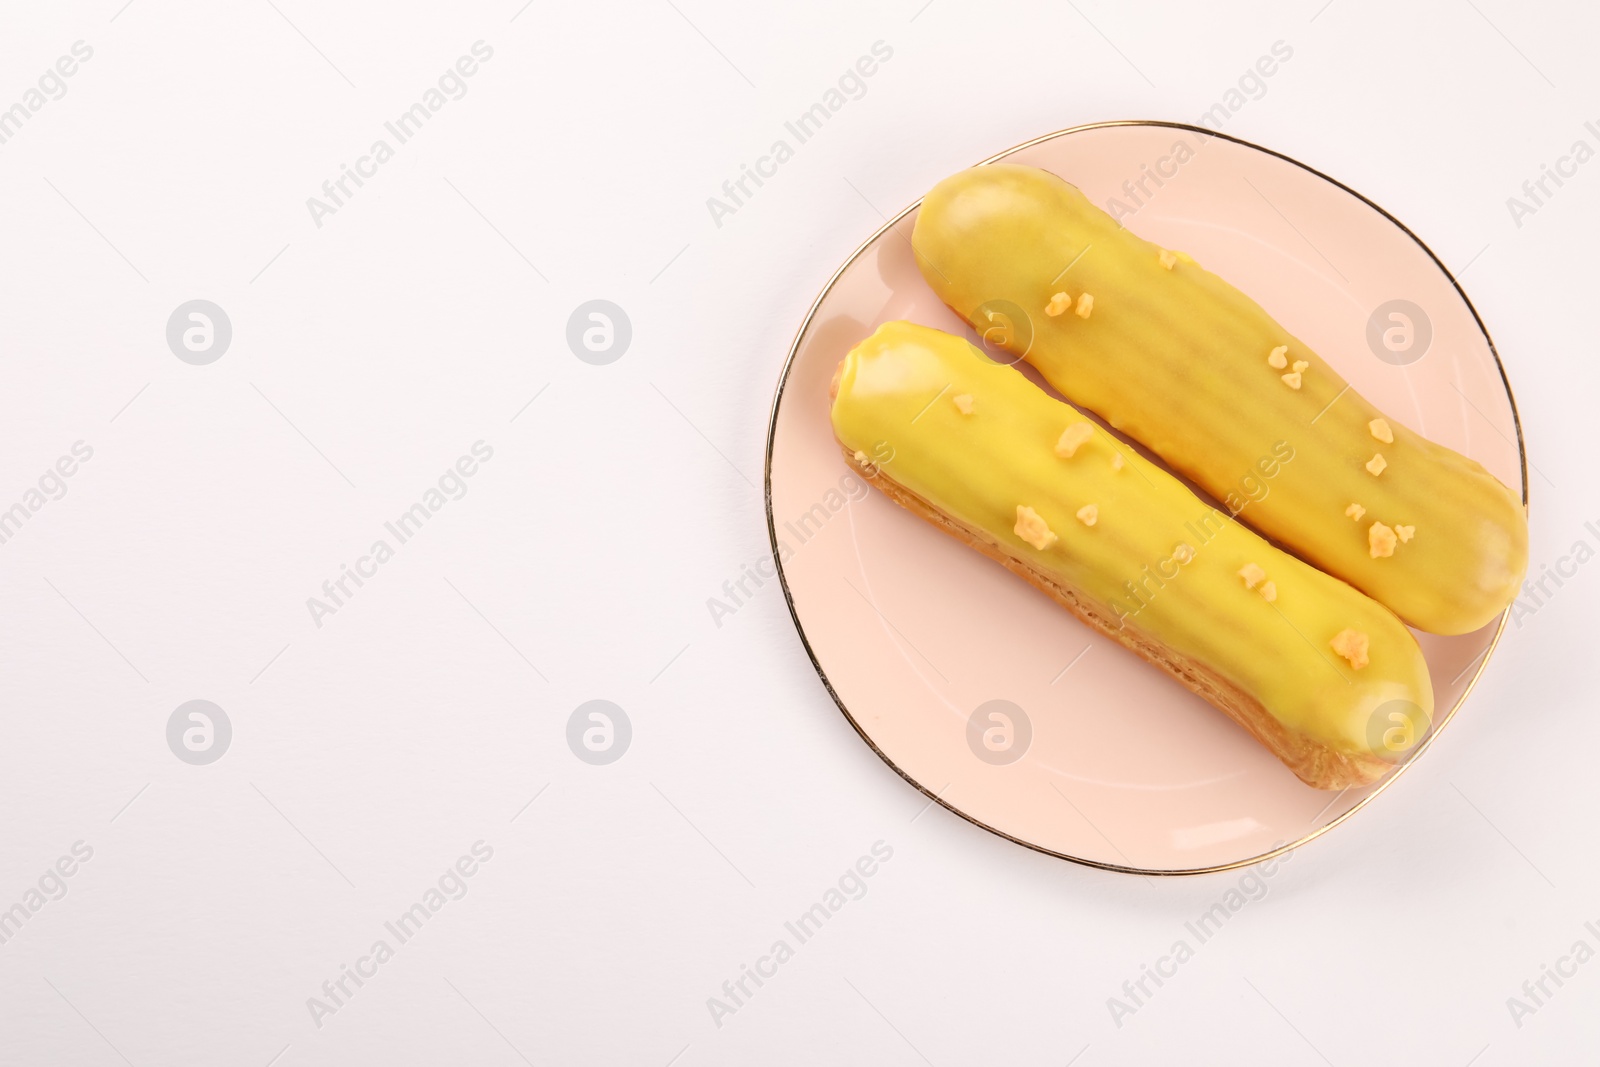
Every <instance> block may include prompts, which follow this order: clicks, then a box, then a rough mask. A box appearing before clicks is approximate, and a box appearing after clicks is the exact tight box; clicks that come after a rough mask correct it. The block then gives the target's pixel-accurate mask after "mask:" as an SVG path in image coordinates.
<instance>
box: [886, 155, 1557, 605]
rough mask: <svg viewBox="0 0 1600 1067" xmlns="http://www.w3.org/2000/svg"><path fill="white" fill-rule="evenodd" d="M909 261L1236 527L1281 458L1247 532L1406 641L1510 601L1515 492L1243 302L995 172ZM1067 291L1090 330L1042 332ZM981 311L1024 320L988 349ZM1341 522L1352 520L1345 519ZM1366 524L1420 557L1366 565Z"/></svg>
mask: <svg viewBox="0 0 1600 1067" xmlns="http://www.w3.org/2000/svg"><path fill="white" fill-rule="evenodd" d="M913 244H914V246H915V248H916V252H917V260H918V264H919V266H920V267H921V269H922V274H923V277H924V278H926V279H927V281H928V284H929V285H931V286H932V287H933V289H934V290H935V291H936V292H937V293H938V294H939V296H940V298H941V299H943V300H944V302H945V303H946V304H948V305H950V307H951V308H953V309H954V310H955V311H956V313H957V314H960V315H962V316H963V317H965V318H966V319H967V320H968V321H969V322H972V323H973V325H974V326H976V327H977V328H978V329H979V330H988V331H990V332H989V334H988V336H990V337H993V338H995V339H996V340H997V341H998V342H999V343H1002V344H1004V343H1007V342H1008V341H1009V342H1011V343H1012V347H1013V350H1015V351H1019V353H1020V349H1021V347H1022V346H1023V345H1024V344H1027V345H1029V347H1028V348H1027V351H1026V353H1025V355H1026V358H1027V360H1028V361H1029V362H1030V363H1032V364H1033V365H1034V366H1035V367H1037V368H1038V370H1039V372H1040V373H1041V374H1043V375H1044V377H1045V379H1046V380H1047V381H1049V382H1050V384H1051V385H1053V386H1055V388H1056V389H1058V390H1059V391H1060V392H1061V393H1062V395H1064V396H1065V397H1067V399H1069V400H1071V401H1073V402H1074V403H1077V404H1081V405H1083V406H1084V407H1086V408H1088V409H1090V410H1092V411H1094V412H1096V413H1098V414H1099V415H1100V416H1101V417H1102V418H1104V419H1105V420H1106V421H1107V422H1108V423H1109V424H1110V425H1111V426H1113V427H1115V428H1116V429H1117V430H1119V431H1121V432H1123V433H1126V434H1127V435H1128V436H1130V437H1132V438H1133V439H1135V440H1137V441H1139V442H1140V443H1141V444H1143V445H1145V446H1146V447H1148V448H1149V449H1150V450H1151V451H1152V452H1154V453H1156V454H1157V455H1158V456H1160V457H1161V458H1162V459H1163V460H1165V461H1166V462H1167V463H1169V464H1171V466H1172V467H1173V469H1174V470H1177V471H1179V472H1180V473H1182V474H1184V475H1187V476H1188V477H1189V478H1191V479H1193V480H1194V482H1195V483H1196V484H1198V485H1199V486H1200V487H1201V488H1203V489H1205V490H1206V491H1207V492H1209V493H1211V494H1212V495H1213V496H1215V497H1216V498H1217V499H1218V500H1221V501H1223V502H1224V503H1225V504H1226V505H1227V506H1228V508H1229V510H1230V511H1234V512H1236V513H1237V512H1238V511H1239V509H1238V508H1236V507H1235V506H1234V500H1236V499H1245V498H1247V497H1248V496H1250V495H1251V494H1252V492H1253V490H1252V488H1251V487H1252V485H1253V482H1252V481H1251V479H1252V478H1253V475H1252V471H1253V470H1254V469H1255V468H1256V465H1257V463H1258V462H1259V461H1260V460H1262V459H1263V458H1264V457H1269V456H1271V455H1272V452H1273V449H1274V447H1275V446H1276V444H1277V443H1278V442H1280V441H1283V442H1288V444H1289V445H1290V446H1291V447H1292V448H1293V449H1294V451H1295V455H1296V458H1295V461H1294V462H1293V463H1291V464H1286V465H1284V467H1283V470H1282V472H1281V473H1280V474H1279V476H1278V477H1277V478H1276V479H1275V480H1274V481H1273V483H1272V485H1271V486H1270V492H1269V494H1268V495H1267V496H1266V497H1265V498H1264V499H1261V500H1259V501H1253V502H1250V503H1249V507H1248V510H1245V511H1244V513H1243V514H1242V516H1241V517H1242V518H1243V519H1244V520H1245V521H1247V522H1248V523H1250V524H1251V525H1252V526H1254V527H1255V528H1256V529H1258V530H1260V531H1261V532H1262V533H1264V534H1266V535H1267V536H1268V537H1271V538H1274V539H1276V540H1277V541H1279V542H1280V543H1282V544H1284V545H1285V546H1287V547H1288V548H1289V549H1290V550H1291V551H1293V552H1295V553H1297V554H1299V555H1300V556H1301V557H1303V558H1304V559H1306V560H1308V561H1310V562H1312V563H1315V564H1316V565H1317V566H1319V567H1321V568H1322V569H1323V570H1326V571H1327V572H1329V573H1330V574H1334V575H1337V576H1338V577H1340V578H1343V579H1344V580H1345V581H1347V582H1349V583H1351V584H1352V585H1354V586H1356V587H1357V588H1358V589H1361V590H1363V591H1365V592H1366V593H1368V594H1370V595H1371V596H1373V597H1375V598H1376V599H1378V600H1379V601H1381V602H1382V603H1384V604H1386V605H1388V606H1389V607H1390V608H1392V609H1393V610H1394V611H1396V612H1398V613H1399V614H1400V616H1401V617H1402V618H1404V619H1406V620H1407V621H1409V622H1410V623H1411V624H1412V625H1414V626H1416V627H1418V628H1419V629H1423V630H1429V631H1432V632H1434V633H1441V634H1457V633H1466V632H1469V631H1472V630H1476V629H1478V628H1479V627H1481V626H1483V625H1485V624H1486V623H1488V622H1490V621H1492V620H1493V619H1494V618H1495V616H1496V615H1498V614H1499V613H1500V612H1501V611H1502V610H1504V609H1505V608H1506V607H1507V606H1508V605H1509V604H1510V603H1511V602H1512V600H1513V599H1515V597H1516V595H1517V592H1518V590H1519V587H1520V584H1521V582H1522V578H1523V574H1524V572H1525V571H1526V570H1527V565H1528V525H1527V515H1526V511H1525V510H1524V508H1523V506H1522V502H1521V500H1520V499H1519V498H1518V496H1517V495H1516V494H1515V493H1513V492H1512V491H1511V490H1510V489H1508V488H1507V487H1506V486H1505V485H1503V484H1502V483H1501V482H1500V481H1498V480H1497V479H1496V478H1495V477H1494V476H1493V475H1491V474H1489V472H1488V471H1486V470H1484V469H1483V467H1481V466H1480V465H1479V464H1477V463H1476V462H1474V461H1473V460H1470V459H1468V458H1467V457H1465V456H1462V455H1460V454H1459V453H1457V452H1454V451H1451V450H1450V449H1448V448H1445V447H1443V446H1441V445H1437V444H1434V443H1433V442H1431V441H1429V440H1427V439H1426V438H1424V437H1422V436H1420V435H1418V434H1416V433H1414V432H1412V431H1411V430H1409V429H1407V428H1406V427H1405V426H1403V425H1401V424H1400V423H1399V422H1398V421H1396V420H1395V419H1393V418H1385V417H1384V415H1383V413H1382V412H1380V411H1379V410H1378V409H1377V408H1375V407H1374V406H1373V405H1372V404H1371V403H1369V402H1368V401H1367V400H1366V399H1364V398H1363V397H1362V396H1361V395H1360V394H1359V393H1357V392H1356V391H1355V390H1353V389H1350V390H1348V391H1346V390H1347V388H1348V386H1347V383H1346V382H1345V380H1344V379H1343V378H1341V377H1340V376H1339V375H1338V374H1337V373H1335V372H1334V370H1333V368H1332V367H1330V366H1329V365H1328V363H1327V362H1326V361H1324V360H1323V359H1322V358H1321V357H1320V356H1318V355H1317V354H1316V353H1315V352H1313V351H1311V349H1309V348H1308V347H1306V345H1305V344H1303V343H1302V342H1300V341H1299V339H1297V338H1296V337H1294V336H1293V335H1291V334H1290V333H1289V331H1288V330H1286V329H1284V328H1283V327H1282V326H1280V325H1279V324H1278V323H1277V322H1276V321H1274V320H1273V318H1272V317H1271V316H1270V315H1268V314H1267V313H1266V311H1264V310H1262V308H1261V306H1260V305H1258V304H1257V303H1256V302H1255V301H1253V300H1251V299H1250V298H1249V297H1248V296H1246V295H1245V294H1243V293H1241V292H1240V291H1239V290H1237V289H1235V288H1234V287H1233V286H1231V285H1229V284H1228V283H1227V282H1225V281H1223V280H1222V279H1221V278H1219V277H1217V276H1216V275H1214V274H1211V273H1210V272H1208V271H1206V270H1204V269H1203V268H1201V267H1200V266H1199V265H1198V264H1197V263H1195V262H1194V260H1193V259H1191V258H1189V257H1188V256H1185V255H1183V254H1182V253H1178V254H1176V255H1175V256H1174V255H1172V254H1170V253H1169V252H1168V251H1167V250H1166V249H1163V248H1161V247H1160V246H1158V245H1155V244H1152V243H1150V242H1149V241H1145V240H1143V239H1141V238H1139V237H1137V236H1135V235H1134V234H1132V233H1130V232H1129V231H1128V230H1125V229H1123V228H1122V227H1121V226H1120V225H1119V224H1118V223H1117V222H1116V220H1114V219H1112V218H1111V216H1109V215H1107V214H1106V213H1105V212H1103V211H1101V210H1100V209H1099V208H1098V207H1096V206H1095V205H1094V204H1092V203H1091V202H1090V201H1089V200H1088V199H1087V198H1086V197H1085V196H1084V195H1083V194H1082V193H1080V192H1079V191H1078V190H1077V189H1076V188H1074V187H1073V186H1071V185H1069V184H1067V183H1066V182H1064V181H1062V180H1061V179H1060V178H1058V177H1056V176H1055V175H1053V174H1050V173H1048V172H1046V171H1042V170H1037V169H1035V168H1032V167H1022V166H1016V165H1013V164H993V165H990V166H985V167H976V168H974V169H972V170H967V171H963V172H961V173H959V174H956V175H954V176H952V177H950V178H947V179H945V180H944V181H942V182H940V183H939V184H938V185H937V186H936V187H935V188H934V189H933V191H932V192H930V193H929V194H928V196H927V198H926V199H925V200H924V201H923V203H922V208H921V210H920V212H919V213H918V216H917V223H916V230H915V233H914V236H913ZM1069 267H1070V269H1069ZM1061 292H1066V293H1068V294H1070V295H1071V296H1072V297H1073V298H1077V296H1078V294H1080V293H1085V292H1086V293H1090V294H1092V295H1093V297H1094V315H1093V317H1092V318H1088V319H1082V318H1079V317H1078V316H1076V315H1060V316H1052V315H1049V314H1046V313H1045V312H1046V310H1047V308H1048V306H1049V305H1050V302H1051V300H1052V298H1055V297H1056V294H1058V293H1061ZM994 301H1008V302H1010V303H1011V304H1013V305H1015V306H1016V307H1018V308H1020V309H1021V310H1022V311H1023V312H1024V314H1025V315H1026V316H1027V319H1028V321H1027V322H1026V323H1022V324H1012V325H1013V328H1012V329H1009V330H998V331H996V330H993V329H992V328H993V326H994V325H995V323H994V320H992V319H991V318H989V317H987V316H986V315H984V314H981V313H980V309H981V308H982V307H983V306H984V305H985V304H986V303H990V302H994ZM991 306H992V305H991ZM1285 364H1287V368H1285ZM1341 394H1342V395H1341ZM1391 437H1392V441H1391V440H1389V438H1391ZM1379 456H1381V457H1382V458H1381V459H1379V458H1377V457H1379ZM1352 503H1354V504H1356V505H1359V506H1360V507H1361V508H1362V509H1364V511H1365V515H1366V518H1365V520H1364V521H1357V522H1351V521H1350V519H1349V518H1347V517H1345V516H1346V512H1347V510H1348V509H1350V508H1351V506H1352ZM1373 522H1382V523H1384V524H1385V525H1386V526H1389V527H1397V526H1398V525H1405V526H1408V527H1414V528H1415V539H1414V540H1411V541H1407V542H1406V543H1404V544H1402V545H1401V546H1400V547H1399V548H1397V549H1396V550H1395V552H1394V554H1393V555H1392V556H1378V557H1375V556H1373V555H1372V554H1371V551H1370V549H1369V545H1368V526H1369V525H1370V524H1371V523H1373Z"/></svg>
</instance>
